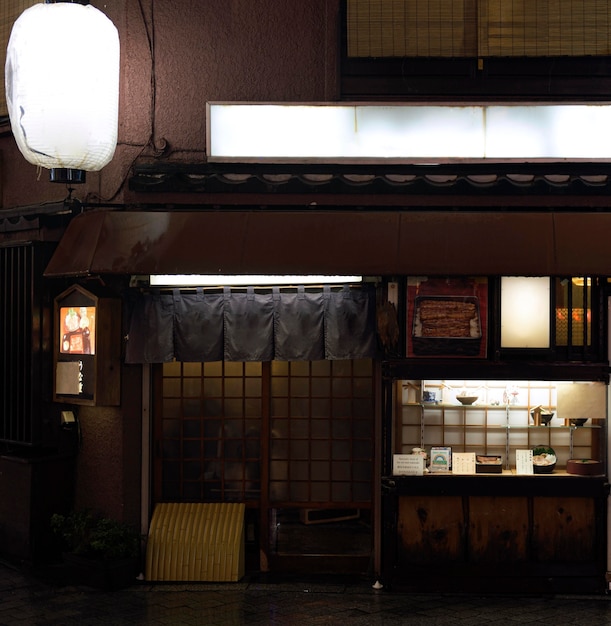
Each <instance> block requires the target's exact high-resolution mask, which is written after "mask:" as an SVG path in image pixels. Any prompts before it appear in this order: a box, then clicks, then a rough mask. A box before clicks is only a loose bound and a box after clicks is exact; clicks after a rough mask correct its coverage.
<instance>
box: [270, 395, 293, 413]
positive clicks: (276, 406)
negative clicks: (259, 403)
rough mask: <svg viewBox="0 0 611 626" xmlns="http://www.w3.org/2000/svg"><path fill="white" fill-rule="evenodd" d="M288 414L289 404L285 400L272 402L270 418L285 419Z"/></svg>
mask: <svg viewBox="0 0 611 626" xmlns="http://www.w3.org/2000/svg"><path fill="white" fill-rule="evenodd" d="M288 414H289V402H288V400H287V399H285V398H282V399H281V400H279V399H277V398H275V399H273V400H272V417H287V416H288Z"/></svg>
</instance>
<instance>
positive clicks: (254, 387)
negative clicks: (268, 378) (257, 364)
mask: <svg viewBox="0 0 611 626" xmlns="http://www.w3.org/2000/svg"><path fill="white" fill-rule="evenodd" d="M244 393H245V395H247V396H249V397H251V398H252V397H256V398H260V397H261V379H260V378H247V379H246V380H245V381H244Z"/></svg>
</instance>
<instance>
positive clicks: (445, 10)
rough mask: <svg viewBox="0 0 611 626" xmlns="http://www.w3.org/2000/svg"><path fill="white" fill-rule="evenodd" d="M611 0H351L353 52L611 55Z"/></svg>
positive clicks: (372, 54) (370, 54)
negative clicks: (610, 32) (610, 28)
mask: <svg viewBox="0 0 611 626" xmlns="http://www.w3.org/2000/svg"><path fill="white" fill-rule="evenodd" d="M610 15H611V0H347V34H348V36H347V41H348V50H347V52H348V56H349V57H465V56H467V57H475V56H479V57H490V56H503V57H507V56H532V57H549V56H589V55H609V54H611V42H610V36H609V25H610V20H611V18H610Z"/></svg>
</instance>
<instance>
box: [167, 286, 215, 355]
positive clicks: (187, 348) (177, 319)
mask: <svg viewBox="0 0 611 626" xmlns="http://www.w3.org/2000/svg"><path fill="white" fill-rule="evenodd" d="M173 302H174V322H173V324H174V353H175V357H176V360H177V361H185V362H190V363H192V362H199V361H201V362H205V361H222V360H223V294H217V293H209V292H208V293H205V292H204V290H203V289H201V288H200V289H197V291H196V293H195V294H181V293H180V291H179V290H178V289H176V290H174V293H173Z"/></svg>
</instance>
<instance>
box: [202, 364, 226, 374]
mask: <svg viewBox="0 0 611 626" xmlns="http://www.w3.org/2000/svg"><path fill="white" fill-rule="evenodd" d="M222 375H223V361H212V362H210V363H204V376H206V377H208V376H222Z"/></svg>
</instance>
